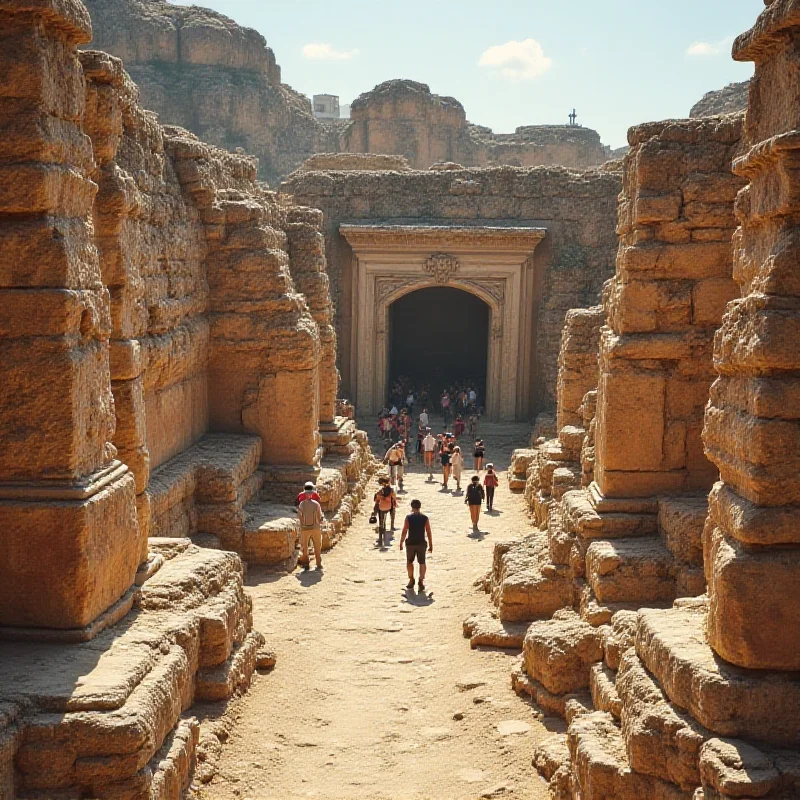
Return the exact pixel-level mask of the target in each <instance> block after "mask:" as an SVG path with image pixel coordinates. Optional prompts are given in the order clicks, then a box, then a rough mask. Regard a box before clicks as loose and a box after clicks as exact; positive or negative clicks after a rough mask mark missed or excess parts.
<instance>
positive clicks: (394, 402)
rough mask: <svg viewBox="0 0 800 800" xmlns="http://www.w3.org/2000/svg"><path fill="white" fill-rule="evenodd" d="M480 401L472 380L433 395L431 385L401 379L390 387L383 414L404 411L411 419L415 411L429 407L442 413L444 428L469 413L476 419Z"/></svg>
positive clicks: (479, 410)
mask: <svg viewBox="0 0 800 800" xmlns="http://www.w3.org/2000/svg"><path fill="white" fill-rule="evenodd" d="M479 400H480V397H479V394H478V387H477V386H476V385H475V382H474V381H472V380H468V379H463V380H460V381H456V382H454V383H453V384H452V385H451V386H448V387H446V388H444V389H443V390H442V391H441V393H438V392H436V393H434V392H432V391H431V386H430V384H428V383H423V384H419V385H417V384H415V383H414V382H413V381H412V380H410V379H409V378H407V377H405V376H401V377H399V378H397V379H396V380H394V381H393V382H392V384H391V386H390V387H389V399H388V403H387V404H386V406H385V407H384V409H383V412H382V413H385V414H387V415H391V414H392V413H394V414H399V413H401V412H402V410H403V409H405V410H406V413H407V414H408V415H409V416H410V417H413V416H414V409H415V408H416V409H421V408H430V409H435V410H437V411H439V412H440V413H441V414H442V416H443V417H444V422H445V425H446V426H447V425H449V424H450V422H452V421H454V420H455V419H456V416H459V415H460V416H461V417H464V418H466V417H468V416H470V415H471V414H475V415H476V416H479V415H480V413H481V406H480V405H479Z"/></svg>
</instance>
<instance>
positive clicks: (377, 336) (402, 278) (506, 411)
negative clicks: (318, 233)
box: [339, 224, 546, 421]
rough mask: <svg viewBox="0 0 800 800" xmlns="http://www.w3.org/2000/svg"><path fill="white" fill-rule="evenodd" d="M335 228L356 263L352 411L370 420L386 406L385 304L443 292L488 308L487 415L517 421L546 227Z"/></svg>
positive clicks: (387, 349) (387, 351)
mask: <svg viewBox="0 0 800 800" xmlns="http://www.w3.org/2000/svg"><path fill="white" fill-rule="evenodd" d="M339 230H340V233H341V234H342V236H344V238H345V239H346V240H347V242H348V243H349V244H350V246H351V248H352V249H353V253H354V260H355V263H354V265H353V266H354V268H353V270H352V274H353V286H352V296H353V307H352V309H351V311H352V315H353V325H352V340H351V351H350V352H351V375H352V384H353V387H354V388H355V396H354V401H355V404H356V408H357V410H358V413H359V414H361V415H364V416H370V415H375V414H377V413H378V411H379V410H380V408H381V407H382V406H383V403H384V402H385V400H386V396H387V389H388V380H389V360H390V347H391V341H390V331H389V311H390V307H391V305H392V303H394V302H395V301H396V300H398V299H399V298H401V297H403V296H404V295H406V294H410V293H411V292H414V291H417V290H419V289H424V288H428V287H431V286H448V287H452V288H454V289H462V290H463V291H466V292H469V293H470V294H473V295H475V296H476V297H479V298H480V299H481V300H483V302H485V303H486V304H487V305H488V306H489V343H488V345H489V346H488V356H489V359H488V369H487V380H486V399H485V405H486V413H487V415H488V416H489V418H490V419H491V420H495V421H513V420H515V419H518V418H519V417H520V415H521V413H522V412H521V409H523V408H524V407H525V398H523V397H522V396H521V392H520V388H521V387H524V386H527V385H528V371H529V369H530V366H529V365H530V359H529V353H530V346H531V339H532V337H533V335H534V333H533V330H532V318H533V314H532V312H533V306H534V302H535V298H534V297H533V285H534V282H533V270H534V268H535V267H534V259H533V253H534V251H535V250H536V247H537V245H538V244H539V242H541V240H542V239H543V238H544V236H545V234H546V229H544V228H529V227H499V226H493V227H486V226H484V227H478V226H469V227H466V226H434V225H378V224H376V225H369V224H367V225H360V224H359V225H347V224H343V225H341V226H340V228H339Z"/></svg>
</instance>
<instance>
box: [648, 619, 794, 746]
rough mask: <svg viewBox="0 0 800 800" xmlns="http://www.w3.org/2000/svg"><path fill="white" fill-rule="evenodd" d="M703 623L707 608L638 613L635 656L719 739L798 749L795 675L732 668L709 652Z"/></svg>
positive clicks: (669, 694) (675, 701)
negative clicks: (725, 737) (762, 742)
mask: <svg viewBox="0 0 800 800" xmlns="http://www.w3.org/2000/svg"><path fill="white" fill-rule="evenodd" d="M705 621H706V609H705V606H703V605H701V606H699V607H697V608H673V609H669V610H666V611H659V610H644V611H641V612H640V617H639V627H638V631H637V634H636V652H637V654H638V656H639V658H640V659H641V660H642V663H643V664H644V665H645V667H647V669H648V671H649V672H650V673H651V674H652V675H653V677H654V678H655V679H656V680H657V681H658V683H659V685H660V686H661V689H662V691H663V692H664V693H665V694H666V696H667V697H668V698H669V700H670V702H672V703H673V704H674V705H675V706H676V707H677V708H679V709H683V710H685V711H688V712H689V713H690V714H691V715H692V717H693V718H694V719H695V720H697V721H698V722H699V723H700V724H701V725H703V726H704V727H705V728H707V729H708V730H710V731H712V732H714V733H716V734H719V735H721V736H734V737H743V738H752V739H756V740H761V741H764V742H768V743H772V744H775V745H778V746H794V745H796V743H797V741H798V737H799V736H800V727H799V725H800V723H799V722H798V720H800V680H798V678H797V676H796V674H794V673H785V672H783V673H782V672H767V671H765V672H761V671H754V670H746V669H741V668H738V667H735V666H733V665H731V664H728V663H727V662H725V661H723V660H722V659H720V658H719V657H717V656H716V655H715V653H714V651H713V650H712V649H711V646H710V645H709V643H708V640H707V639H706V636H705ZM776 709H781V713H780V714H776Z"/></svg>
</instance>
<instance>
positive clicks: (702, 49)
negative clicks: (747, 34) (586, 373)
mask: <svg viewBox="0 0 800 800" xmlns="http://www.w3.org/2000/svg"><path fill="white" fill-rule="evenodd" d="M732 44H733V36H726V37H725V38H724V39H720V41H718V42H693V43H692V44H690V45H689V49H688V50H687V51H686V55H687V56H719V55H722V54H723V53H725V54H728V53H730V51H731V45H732Z"/></svg>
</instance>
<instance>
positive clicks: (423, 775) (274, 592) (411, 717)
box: [200, 424, 549, 800]
mask: <svg viewBox="0 0 800 800" xmlns="http://www.w3.org/2000/svg"><path fill="white" fill-rule="evenodd" d="M368 430H369V432H370V436H371V437H373V432H374V427H372V426H371V424H370V426H369V427H368ZM481 435H482V436H483V437H484V439H485V440H486V442H487V454H488V459H489V460H490V461H494V463H495V465H496V467H497V468H498V469H501V470H505V469H506V467H507V465H508V462H509V456H510V454H511V451H512V450H513V449H514V447H518V446H522V445H524V443H525V441H526V439H527V435H528V428H527V426H525V425H489V424H486V425H484V426H483V427H482V430H481ZM468 463H470V464H471V459H470V460H469V462H468ZM470 474H471V473H467V475H470ZM405 490H406V491H405V493H404V494H401V495H400V500H401V507H400V510H399V513H398V518H397V523H398V530H397V532H396V535H395V538H394V539H393V540H391V543H390V546H389V547H385V548H383V549H380V548H378V547H377V542H376V534H375V530H374V528H373V527H372V526H370V525H369V524H368V520H367V517H368V516H369V513H368V507H369V505H368V504H365V505H364V506H363V507H362V513H360V514H359V516H358V517H357V518H356V520H355V523H354V525H353V526H352V528H351V529H350V530H349V531H348V533H347V534H346V536H345V538H344V540H343V541H342V542H341V543H340V544H339V545H337V547H336V548H334V550H332V551H331V552H330V553H328V554H326V556H325V558H324V563H323V571H322V572H316V571H314V570H313V569H312V570H311V571H310V572H305V573H304V572H302V571H296V572H293V573H291V574H288V575H287V574H285V573H282V574H275V573H267V572H264V571H256V570H253V571H251V572H250V574H249V575H248V585H249V589H250V591H251V592H252V594H253V598H254V601H255V625H256V627H257V628H258V629H259V630H261V631H262V632H263V633H264V634H265V635H266V637H267V641H268V643H269V645H270V646H271V647H273V648H274V649H275V650H276V652H277V656H278V663H277V666H276V668H275V669H274V671H273V672H272V673H270V674H268V675H262V676H259V677H258V678H256V680H255V681H254V683H253V687H252V688H251V690H250V692H249V693H248V695H247V696H246V697H244V698H242V699H241V700H240V701H238V702H237V703H236V704H235V705H234V706H233V707H232V709H231V711H230V713H231V714H232V715H233V716H234V717H235V725H234V727H233V733H232V735H231V737H230V739H229V741H228V742H227V744H226V747H225V749H224V751H223V755H222V759H221V761H220V765H219V773H218V775H217V777H216V778H215V779H214V780H213V782H212V783H211V784H209V785H208V786H206V787H204V788H203V789H202V790H201V793H200V797H201V798H204V799H205V800H212V798H213V800H229V799H230V798H252V800H266V798H275V800H287V798H307V797H315V798H348V800H349V799H351V798H352V799H353V800H355V799H356V798H358V799H360V798H370V800H382V799H383V798H391V799H392V800H406V798H408V800H411V799H412V798H413V800H422V798H437V799H438V800H461V798H465V799H466V798H470V800H471V799H472V798H483V797H502V798H508V799H509V800H512V799H513V800H516V798H526V800H537V798H545V797H546V796H547V791H546V785H545V783H544V782H543V781H542V780H541V779H540V778H539V777H538V776H537V774H536V771H535V770H534V769H533V767H532V766H531V758H532V755H533V749H534V746H535V744H536V742H537V741H538V740H539V739H541V738H542V737H543V736H545V735H547V733H548V730H547V728H546V727H545V724H543V723H542V722H540V721H539V718H538V715H537V712H536V709H535V708H534V707H532V706H531V705H529V704H528V703H526V702H525V701H523V700H521V699H520V698H518V697H517V696H516V695H515V694H514V692H513V691H512V689H511V685H510V679H509V672H510V669H511V666H512V658H513V657H514V656H513V655H511V654H507V653H503V652H498V651H471V650H470V647H469V642H468V640H466V639H464V638H463V636H462V633H461V624H462V621H463V620H464V618H465V617H466V616H467V615H469V614H470V613H472V612H474V611H477V610H481V609H485V608H487V607H488V606H489V603H490V601H489V598H488V596H487V595H485V594H483V593H482V592H479V591H477V590H476V589H475V588H474V587H473V582H474V581H475V580H476V578H478V577H479V576H480V575H482V574H484V573H486V571H487V570H488V569H489V567H490V566H491V557H492V548H493V545H494V543H495V542H496V541H500V540H502V539H506V538H511V537H516V536H519V535H520V534H522V533H524V532H525V530H526V529H527V526H528V523H527V521H526V517H525V513H524V508H523V501H522V499H521V498H520V497H519V496H514V495H511V494H510V493H509V491H508V488H507V482H506V480H505V474H504V473H503V474H502V475H501V484H500V488H499V490H498V495H497V497H496V500H495V508H496V510H495V513H494V514H493V515H487V514H486V513H483V514H482V515H481V523H480V532H479V533H475V532H473V531H472V528H471V524H470V520H469V512H468V510H467V507H466V506H465V505H464V497H463V495H456V494H454V493H453V492H452V491H451V492H448V493H445V492H444V491H443V490H442V487H441V479H440V476H436V479H435V480H434V481H429V480H428V477H427V474H424V473H423V470H422V467H421V466H412V467H411V468H410V473H409V474H407V477H406V481H405ZM371 491H374V489H372V490H371ZM415 497H416V498H418V499H420V500H421V501H422V504H423V512H425V513H427V514H428V515H429V516H430V518H431V522H432V527H433V535H434V553H433V555H432V556H430V557H429V562H428V563H429V567H428V579H427V587H426V591H425V592H424V593H419V592H417V590H416V589H415V590H413V591H407V590H406V581H407V575H406V570H405V555H404V554H403V553H401V552H400V550H399V547H398V544H399V539H400V527H401V524H402V519H403V518H404V514H405V513H406V511H407V509H408V503H409V502H410V501H411V499H412V498H415ZM365 512H366V513H365ZM547 722H549V721H547Z"/></svg>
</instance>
